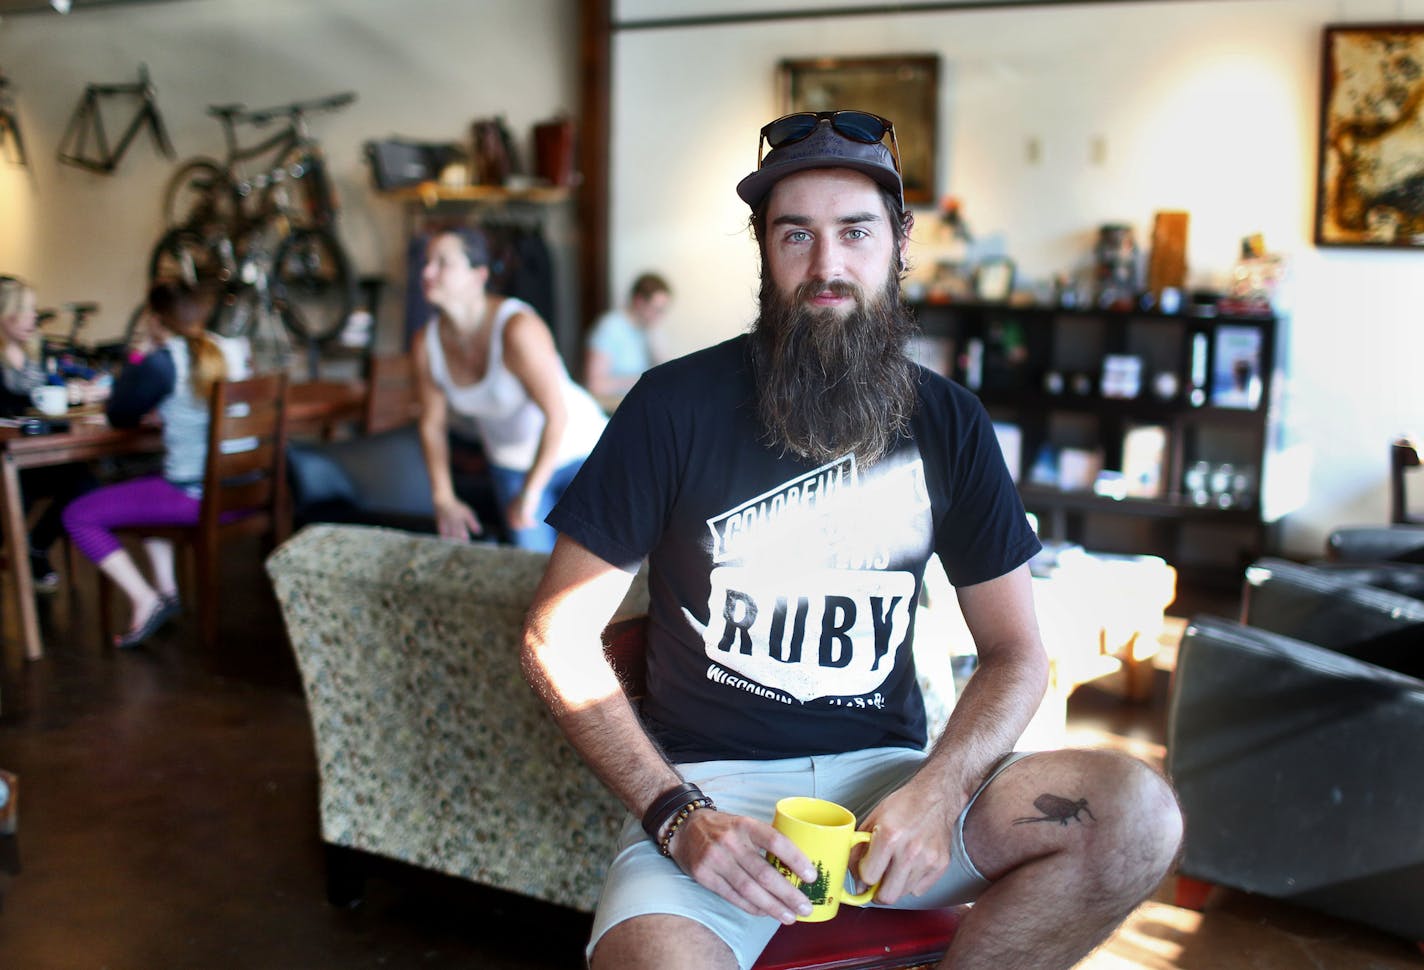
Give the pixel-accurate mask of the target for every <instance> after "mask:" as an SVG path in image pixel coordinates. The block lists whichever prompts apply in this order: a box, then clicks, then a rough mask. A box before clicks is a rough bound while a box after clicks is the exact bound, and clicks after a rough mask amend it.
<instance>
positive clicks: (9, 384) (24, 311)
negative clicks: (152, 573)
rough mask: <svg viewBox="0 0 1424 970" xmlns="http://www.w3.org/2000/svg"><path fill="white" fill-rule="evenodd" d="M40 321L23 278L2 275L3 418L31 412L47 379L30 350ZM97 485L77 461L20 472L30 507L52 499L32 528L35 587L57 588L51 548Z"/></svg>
mask: <svg viewBox="0 0 1424 970" xmlns="http://www.w3.org/2000/svg"><path fill="white" fill-rule="evenodd" d="M38 319H39V318H38V314H37V313H36V311H35V291H34V290H33V289H32V288H31V287H30V286H29V285H28V284H26V283H25V282H24V281H23V280H21V279H17V278H16V277H14V276H0V417H7V418H13V417H19V416H22V415H26V414H28V413H30V409H31V407H32V406H33V405H32V404H31V401H30V395H31V393H32V392H33V391H34V390H35V389H36V388H40V387H44V386H45V384H47V383H48V378H47V376H46V375H45V372H44V368H43V367H41V366H40V365H39V362H38V361H36V360H35V359H34V357H33V356H31V354H30V349H31V347H32V345H33V344H34V340H35V333H36V330H37V327H38ZM84 393H85V395H86V397H88V398H89V399H90V400H98V399H100V398H101V397H102V389H100V388H98V386H97V385H91V386H88V387H86V388H85V391H84ZM97 484H98V483H97V482H96V481H95V480H94V476H93V475H91V474H90V473H89V469H88V468H87V467H86V466H84V465H82V464H78V463H74V464H67V465H53V466H49V467H45V468H26V469H24V470H22V471H21V472H20V490H21V491H22V492H24V494H25V508H26V510H27V511H28V509H29V507H30V505H31V504H33V503H34V502H35V501H36V500H38V499H40V498H45V497H47V498H48V499H49V500H50V501H49V504H48V505H47V506H46V507H45V509H44V511H43V512H41V513H40V517H39V519H37V520H36V521H35V524H34V526H33V527H31V529H30V572H32V573H33V574H34V578H35V589H36V591H38V592H41V593H51V592H53V591H54V590H55V589H57V588H58V587H59V574H58V573H56V572H55V571H54V567H53V566H52V565H50V561H49V547H50V546H52V545H54V541H55V540H56V539H58V538H59V537H60V534H61V533H62V532H63V531H64V527H63V525H62V524H61V521H60V515H61V513H63V511H64V507H65V506H66V505H67V504H69V502H70V501H72V500H73V499H74V498H75V497H76V496H79V495H82V494H84V493H85V492H86V491H88V490H89V489H91V488H93V487H94V486H95V485H97Z"/></svg>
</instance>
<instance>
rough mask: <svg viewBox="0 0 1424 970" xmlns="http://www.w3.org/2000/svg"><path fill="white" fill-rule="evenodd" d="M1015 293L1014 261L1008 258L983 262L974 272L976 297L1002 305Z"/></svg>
mask: <svg viewBox="0 0 1424 970" xmlns="http://www.w3.org/2000/svg"><path fill="white" fill-rule="evenodd" d="M1013 291H1014V261H1013V260H1012V259H1009V258H1008V257H1007V256H993V257H990V258H988V259H985V260H983V261H982V262H980V263H979V265H978V266H977V267H976V268H975V270H974V295H975V296H976V297H978V298H979V299H981V300H984V301H985V302H987V303H1002V302H1003V301H1005V300H1007V299H1008V298H1009V295H1010V294H1011V293H1013Z"/></svg>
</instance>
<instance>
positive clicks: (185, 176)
mask: <svg viewBox="0 0 1424 970" xmlns="http://www.w3.org/2000/svg"><path fill="white" fill-rule="evenodd" d="M355 100H356V96H355V94H352V93H349V92H348V93H343V94H337V95H332V96H330V97H326V98H318V99H315V100H311V101H295V102H292V103H291V104H285V105H279V106H277V107H273V108H264V109H261V110H255V111H250V110H248V109H247V108H245V107H244V106H243V105H241V104H223V105H212V106H210V107H209V108H208V114H210V115H212V116H213V117H215V118H217V119H218V121H219V122H220V123H221V124H222V128H223V136H224V140H225V142H226V146H227V152H226V156H225V158H224V160H222V161H219V160H217V159H214V158H209V157H197V158H192V159H189V160H188V161H186V162H184V163H183V164H182V165H180V166H179V169H178V171H177V172H176V173H175V174H174V176H173V177H172V179H170V180H169V184H168V188H167V190H166V192H165V196H164V215H165V218H166V219H167V221H168V224H169V226H170V227H171V228H170V229H169V231H168V232H167V233H166V234H165V235H164V236H163V238H162V239H160V240H159V242H158V245H157V246H155V247H154V250H153V254H152V256H151V258H150V261H149V277H150V279H151V280H157V279H161V278H180V279H184V280H186V281H187V282H189V283H191V284H194V285H198V286H206V287H208V288H210V289H212V290H213V291H214V292H215V294H216V295H217V299H216V300H215V305H214V310H213V316H212V319H211V320H210V321H209V326H210V327H211V328H212V329H213V330H216V331H217V332H219V333H222V334H224V335H226V336H248V337H251V338H252V339H253V341H254V344H256V343H257V342H258V341H259V340H262V341H264V342H265V345H270V346H266V350H267V353H268V354H269V355H271V356H272V357H273V358H274V360H273V364H274V365H275V366H282V365H283V364H284V363H285V360H286V359H287V358H289V357H290V356H291V353H292V344H293V342H294V341H295V342H298V343H306V344H309V345H310V344H315V343H320V342H323V341H326V340H328V339H330V338H331V337H333V336H335V335H336V334H337V333H338V332H339V331H340V330H341V327H342V325H343V324H344V323H345V321H346V318H347V316H348V315H349V314H350V312H351V308H352V304H353V303H354V300H355V280H354V278H353V276H352V273H351V270H350V260H349V258H348V257H347V255H346V251H345V249H344V248H343V247H342V245H341V243H340V241H339V240H338V239H337V237H336V235H335V233H334V232H333V229H334V225H335V219H336V213H337V208H338V205H337V198H336V193H335V191H334V188H333V186H332V184H331V181H330V179H329V177H328V176H327V174H326V166H325V159H324V156H323V154H322V150H321V146H320V144H319V143H318V142H317V140H316V139H315V138H314V137H313V136H312V135H311V133H310V131H309V129H308V126H307V115H308V114H311V113H316V112H321V111H335V110H338V109H340V108H343V107H345V106H347V105H349V104H351V103H352V102H353V101H355ZM277 119H285V121H286V124H285V125H284V126H283V127H282V128H281V130H279V131H277V132H275V133H274V134H272V135H270V136H268V137H266V138H264V139H262V140H261V141H259V142H256V143H254V144H251V145H246V146H244V145H242V144H240V142H239V139H238V130H237V129H238V126H239V125H244V124H246V125H252V126H253V127H258V128H260V127H263V126H265V125H268V124H270V123H271V122H273V121H274V120H277ZM259 158H261V159H266V161H265V163H263V164H262V165H260V166H259V167H258V170H257V171H256V172H254V173H252V174H248V173H247V172H246V171H244V164H243V163H250V162H251V161H252V160H253V159H259ZM264 320H265V321H267V323H265V324H264ZM257 349H258V348H257V347H255V346H254V352H256V351H257Z"/></svg>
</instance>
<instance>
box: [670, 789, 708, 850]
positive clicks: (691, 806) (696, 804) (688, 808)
mask: <svg viewBox="0 0 1424 970" xmlns="http://www.w3.org/2000/svg"><path fill="white" fill-rule="evenodd" d="M699 808H710V809H712V810H713V811H714V812H715V811H716V810H717V806H716V805H713V804H712V799H710V798H708V797H707V796H706V795H703V796H702V797H701V798H694V799H693V800H692V801H690V802H688V803H687V804H686V805H684V806H682V808H681V809H680V810H679V811H678V813H677V814H676V815H674V816H673V819H672V824H671V825H669V826H668V830H667V832H665V833H664V834H663V837H662V838H661V839H659V840H658V851H659V852H661V853H662V854H663V855H665V856H667V857H668V858H669V859H671V858H672V837H673V836H674V835H676V834H677V830H678V827H679V826H681V825H682V823H683V822H686V821H687V820H688V818H689V817H691V815H692V813H693V812H695V811H697V810H698V809H699Z"/></svg>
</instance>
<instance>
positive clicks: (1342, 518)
mask: <svg viewBox="0 0 1424 970" xmlns="http://www.w3.org/2000/svg"><path fill="white" fill-rule="evenodd" d="M805 5H806V6H812V5H813V4H811V3H810V2H809V0H807V2H806V3H805ZM814 5H815V6H820V7H830V6H833V5H834V3H820V4H814ZM777 6H778V8H779V9H785V8H786V7H787V6H788V4H787V3H781V4H778V5H777ZM907 6H909V5H907ZM722 9H723V8H722V6H721V5H720V4H716V3H713V2H711V0H702V2H700V3H699V2H697V0H622V2H621V3H617V4H616V9H615V21H623V22H636V21H637V20H640V19H644V18H647V19H660V18H668V17H676V16H683V15H689V14H694V13H716V12H720V11H721V10H722ZM1410 18H1413V19H1416V20H1424V0H1387V2H1386V0H1220V2H1217V0H1193V2H1144V3H1139V4H1120V3H1114V4H1110V5H1109V4H1083V5H1068V6H1053V7H1030V8H1024V9H1015V10H1008V9H1005V10H972V11H952V12H937V13H926V12H907V13H901V14H896V15H887V16H881V17H829V18H814V19H810V18H808V19H799V20H790V21H770V22H760V23H753V24H747V25H732V26H704V27H670V28H660V29H622V30H620V31H619V32H618V33H617V34H616V36H615V43H614V57H613V63H614V74H613V105H612V112H613V132H614V136H613V145H612V171H613V179H612V186H611V190H612V199H611V206H612V208H611V235H612V239H613V245H612V249H611V260H610V277H611V278H610V286H612V287H613V288H614V291H615V292H618V291H621V290H623V289H624V288H626V286H627V284H628V281H630V280H631V279H632V277H633V276H634V275H635V274H636V273H637V272H638V271H640V270H642V269H644V268H649V267H656V268H659V269H662V270H663V271H665V272H666V273H667V274H668V275H669V277H670V279H671V282H672V284H673V286H674V288H675V290H676V291H677V300H676V303H675V306H674V312H673V316H672V319H671V321H670V330H671V333H670V335H669V336H670V342H671V343H673V344H674V345H675V346H676V348H677V349H679V350H690V349H693V348H696V347H700V346H704V345H706V344H710V343H713V342H715V341H717V340H721V339H724V338H725V337H727V336H730V335H732V334H735V333H737V332H739V331H741V330H743V329H744V328H745V326H746V324H747V323H748V321H749V320H750V319H751V317H752V315H753V313H754V295H755V292H756V256H755V247H754V245H753V243H752V242H751V240H750V237H749V235H748V234H747V233H746V232H745V231H744V226H745V221H746V215H747V213H746V209H745V207H744V206H743V205H742V204H741V202H740V201H739V200H738V199H737V197H736V195H735V193H734V191H733V187H734V186H735V184H736V182H737V180H738V179H740V178H741V177H742V176H743V175H745V174H746V173H747V172H749V171H750V170H751V169H752V167H753V166H754V164H755V161H756V147H757V146H756V133H757V129H758V128H759V127H760V126H761V125H762V124H763V123H765V122H766V121H767V120H769V119H771V118H773V117H775V116H776V115H777V114H778V113H779V112H780V110H781V106H780V105H779V104H778V103H777V101H776V90H775V85H774V78H775V69H776V64H777V61H778V60H780V59H782V58H796V57H809V56H817V55H825V56H850V55H857V54H888V53H905V54H920V53H937V54H938V55H939V56H940V58H941V74H942V78H941V90H940V144H939V157H940V162H939V172H938V173H937V177H938V179H939V186H938V192H939V194H941V195H943V194H946V193H952V194H954V195H957V196H959V197H960V198H961V199H962V200H963V205H964V210H965V214H966V217H967V219H968V221H969V223H970V225H971V227H972V228H973V229H974V231H975V232H976V233H977V234H979V235H981V236H991V237H997V239H998V241H999V242H1001V243H1002V245H1003V246H1004V248H1005V249H1006V251H1007V252H1008V254H1009V255H1011V256H1012V257H1013V258H1014V259H1015V260H1016V261H1017V262H1018V265H1019V269H1020V273H1021V275H1022V276H1027V277H1029V278H1046V277H1049V276H1051V275H1052V274H1054V273H1057V272H1063V271H1068V270H1072V269H1073V268H1074V267H1075V266H1077V265H1078V264H1079V263H1080V262H1081V261H1082V260H1083V259H1085V258H1086V256H1087V253H1088V249H1089V247H1090V245H1091V241H1092V239H1093V236H1094V234H1095V232H1096V227H1097V226H1098V225H1100V224H1102V223H1105V222H1115V221H1123V222H1128V223H1131V224H1133V225H1134V226H1135V227H1136V229H1137V236H1138V239H1139V240H1140V241H1142V242H1143V243H1144V245H1145V243H1146V242H1147V240H1148V238H1149V236H1150V229H1151V221H1152V216H1153V213H1154V212H1155V211H1157V210H1159V209H1175V208H1180V209H1186V210H1188V211H1190V213H1191V231H1190V250H1189V266H1190V274H1191V278H1192V281H1193V282H1194V283H1202V284H1212V283H1219V282H1221V281H1222V279H1223V277H1224V274H1225V273H1226V272H1227V271H1228V270H1229V269H1230V266H1231V263H1232V260H1233V259H1234V258H1235V256H1236V254H1237V251H1238V247H1239V240H1240V239H1241V237H1243V236H1245V235H1248V234H1250V233H1255V232H1261V233H1264V235H1265V238H1266V242H1267V246H1268V248H1269V249H1270V250H1272V251H1274V252H1280V253H1283V254H1285V255H1287V256H1288V257H1289V259H1290V261H1291V263H1292V265H1293V268H1294V278H1295V287H1294V302H1295V312H1294V315H1293V319H1292V322H1291V338H1290V340H1291V345H1290V357H1289V360H1288V374H1289V377H1290V381H1289V383H1288V385H1287V393H1286V396H1285V400H1284V403H1283V417H1284V421H1285V436H1284V440H1283V442H1281V444H1283V445H1284V446H1286V447H1287V448H1288V449H1289V454H1290V456H1291V458H1292V459H1293V461H1294V464H1289V465H1287V464H1284V463H1282V464H1278V465H1277V466H1276V467H1275V468H1274V469H1273V470H1272V471H1273V473H1274V474H1275V478H1276V482H1275V485H1276V486H1277V487H1281V486H1295V487H1296V490H1297V491H1299V492H1300V493H1301V494H1302V495H1303V500H1302V501H1303V504H1301V505H1300V507H1299V508H1298V509H1297V510H1296V511H1295V512H1293V513H1292V514H1290V515H1289V516H1287V517H1286V519H1285V520H1284V522H1283V528H1282V539H1283V542H1282V545H1283V548H1284V551H1286V552H1290V553H1294V554H1298V555H1307V556H1311V555H1319V554H1320V552H1321V550H1322V548H1323V541H1324V537H1325V535H1326V534H1327V533H1328V531H1329V530H1330V529H1331V528H1333V527H1335V526H1337V525H1342V524H1346V523H1360V522H1383V521H1384V520H1385V518H1386V499H1387V492H1386V465H1387V446H1388V442H1389V440H1390V438H1391V437H1392V436H1393V435H1394V434H1396V433H1398V432H1400V431H1402V430H1408V429H1412V428H1424V394H1421V391H1420V382H1419V380H1418V379H1417V377H1416V374H1417V372H1418V370H1419V367H1420V362H1421V361H1424V320H1421V319H1420V313H1421V311H1420V308H1421V307H1422V306H1424V253H1421V254H1413V253H1399V252H1360V251H1349V250H1329V249H1316V248H1314V247H1313V246H1312V244H1311V220H1312V217H1313V216H1312V214H1313V207H1314V190H1315V189H1314V185H1315V175H1314V171H1315V164H1316V161H1315V160H1316V145H1315V139H1316V129H1317V121H1316V119H1317V113H1318V110H1319V107H1318V99H1319V90H1320V78H1319V72H1320V63H1319V60H1320V50H1321V28H1322V27H1323V26H1324V25H1325V24H1326V23H1333V22H1341V21H1351V22H1363V21H1371V22H1379V21H1392V20H1408V19H1410ZM1030 139H1033V140H1036V141H1037V142H1038V144H1039V146H1040V148H1041V152H1040V155H1039V160H1038V161H1037V162H1034V161H1031V160H1030V159H1029V152H1028V151H1027V145H1028V143H1029V141H1030ZM1095 142H1099V143H1100V144H1101V146H1102V148H1103V149H1104V150H1103V151H1101V152H1099V153H1095V151H1094V143H1095ZM930 223H931V219H930V214H929V213H927V212H923V213H921V227H920V231H919V232H917V233H916V236H917V237H919V238H920V239H921V240H923V239H925V238H926V233H925V230H926V228H927V227H929V225H930ZM920 255H921V258H922V259H924V258H930V259H932V258H933V255H934V250H933V248H932V247H929V246H925V245H923V244H922V248H921V249H920Z"/></svg>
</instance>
